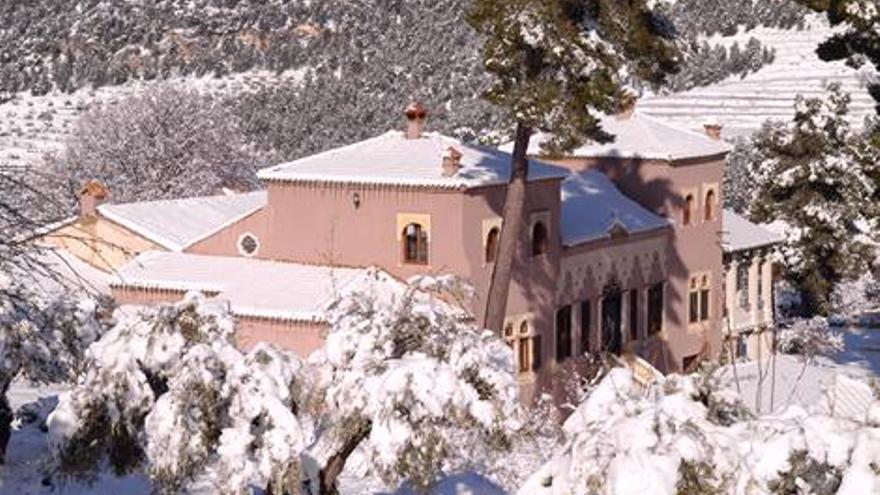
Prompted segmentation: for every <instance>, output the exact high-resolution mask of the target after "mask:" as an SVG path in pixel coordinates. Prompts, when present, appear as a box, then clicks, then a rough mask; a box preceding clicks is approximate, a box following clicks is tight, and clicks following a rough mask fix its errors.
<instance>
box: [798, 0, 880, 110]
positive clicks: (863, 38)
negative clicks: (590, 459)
mask: <svg viewBox="0 0 880 495" xmlns="http://www.w3.org/2000/svg"><path fill="white" fill-rule="evenodd" d="M798 2H799V3H801V4H803V5H805V6H807V7H809V8H811V9H813V10H815V11H816V12H824V13H825V15H826V16H827V17H828V21H829V22H830V23H831V25H832V26H841V27H842V28H843V29H839V30H838V31H836V32H835V34H834V35H833V36H831V38H829V39H828V40H826V41H825V42H823V43H822V44H821V45H819V49H818V51H817V52H818V54H819V57H820V58H821V59H822V60H826V61H834V60H846V61H847V63H849V64H850V65H852V66H854V67H859V66H861V65H863V64H864V63H866V62H870V63H871V64H873V65H874V67H875V68H876V69H878V70H880V5H878V3H877V0H798ZM868 92H869V93H871V96H872V97H873V98H874V100H876V101H877V102H878V105H877V112H878V113H880V83H876V82H875V83H873V84H871V85H869V86H868Z"/></svg>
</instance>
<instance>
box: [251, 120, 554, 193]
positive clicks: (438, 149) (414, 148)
mask: <svg viewBox="0 0 880 495" xmlns="http://www.w3.org/2000/svg"><path fill="white" fill-rule="evenodd" d="M449 148H455V149H456V150H458V151H459V152H460V153H461V154H462V157H461V161H460V163H461V169H460V170H459V171H458V172H457V173H456V174H454V175H452V176H449V177H444V176H443V168H442V164H443V157H444V156H446V155H447V154H448V152H449ZM510 159H511V157H510V155H509V154H508V153H504V152H502V151H499V150H497V149H494V148H489V147H483V146H476V145H471V144H465V143H463V142H461V141H459V140H457V139H454V138H450V137H447V136H442V135H440V134H436V133H426V134H425V135H423V136H422V137H421V138H420V139H406V137H405V136H404V133H402V132H398V131H391V132H387V133H385V134H382V135H381V136H377V137H374V138H371V139H367V140H365V141H361V142H358V143H355V144H351V145H348V146H344V147H341V148H336V149H333V150H330V151H326V152H324V153H319V154H317V155H313V156H309V157H306V158H302V159H300V160H296V161H293V162H290V163H284V164H281V165H276V166H274V167H270V168H267V169H263V170H261V171H260V172H259V174H258V177H259V178H260V179H263V180H278V181H294V182H337V183H351V184H387V185H397V186H409V187H431V188H444V189H468V188H473V187H480V186H486V185H492V184H500V183H505V182H507V181H508V180H509V178H510ZM530 165H531V166H530V172H529V173H530V177H529V179H530V180H540V179H550V178H564V177H565V176H566V175H567V171H566V170H565V169H563V168H560V167H555V166H553V165H547V164H543V163H540V162H532V163H531V164H530Z"/></svg>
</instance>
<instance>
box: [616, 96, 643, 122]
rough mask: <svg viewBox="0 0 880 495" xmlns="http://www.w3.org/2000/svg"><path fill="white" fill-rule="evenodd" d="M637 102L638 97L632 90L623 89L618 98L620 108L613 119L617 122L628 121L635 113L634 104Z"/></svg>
mask: <svg viewBox="0 0 880 495" xmlns="http://www.w3.org/2000/svg"><path fill="white" fill-rule="evenodd" d="M638 101H639V95H638V94H636V92H635V91H634V90H632V89H624V90H623V94H622V95H621V98H620V108H618V109H617V114H615V117H616V118H617V120H629V119H630V118H632V116H633V114H634V113H636V103H638Z"/></svg>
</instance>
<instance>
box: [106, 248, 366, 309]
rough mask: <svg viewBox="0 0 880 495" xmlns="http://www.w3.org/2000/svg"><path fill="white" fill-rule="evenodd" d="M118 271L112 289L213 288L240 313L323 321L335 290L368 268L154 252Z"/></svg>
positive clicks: (192, 289) (358, 276) (350, 281)
mask: <svg viewBox="0 0 880 495" xmlns="http://www.w3.org/2000/svg"><path fill="white" fill-rule="evenodd" d="M118 275H119V281H114V282H113V283H112V286H113V287H129V288H141V289H159V290H180V291H202V292H216V293H218V295H217V296H216V297H218V298H220V299H223V300H227V301H228V302H229V307H230V311H231V312H232V313H233V314H236V315H239V316H254V317H262V318H278V319H285V320H295V321H323V319H324V311H325V309H326V308H327V306H328V305H329V304H330V303H331V302H332V301H333V299H334V297H335V295H336V293H337V292H338V291H339V290H340V289H342V288H343V287H345V286H347V285H348V284H350V283H353V282H356V281H357V280H363V279H364V278H365V277H366V276H367V270H366V269H355V268H338V267H329V266H315V265H299V264H293V263H280V262H274V261H264V260H256V259H251V258H233V257H222V256H204V255H195V254H188V253H174V252H155V251H154V252H147V253H143V254H141V255H140V256H138V257H137V258H135V259H133V260H132V261H131V262H129V263H128V264H126V265H125V266H124V267H122V268H121V269H120V270H119V274H118Z"/></svg>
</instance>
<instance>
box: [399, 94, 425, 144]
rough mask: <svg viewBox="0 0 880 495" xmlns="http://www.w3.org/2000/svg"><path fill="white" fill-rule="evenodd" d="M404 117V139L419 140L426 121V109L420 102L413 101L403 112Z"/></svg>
mask: <svg viewBox="0 0 880 495" xmlns="http://www.w3.org/2000/svg"><path fill="white" fill-rule="evenodd" d="M403 114H404V115H406V121H407V126H406V138H407V139H419V138H421V137H422V133H423V132H424V131H425V122H426V121H427V119H428V109H427V108H425V106H424V105H422V103H421V102H418V101H414V102H412V103H410V104H409V106H408V107H406V110H405V111H404V112H403Z"/></svg>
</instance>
